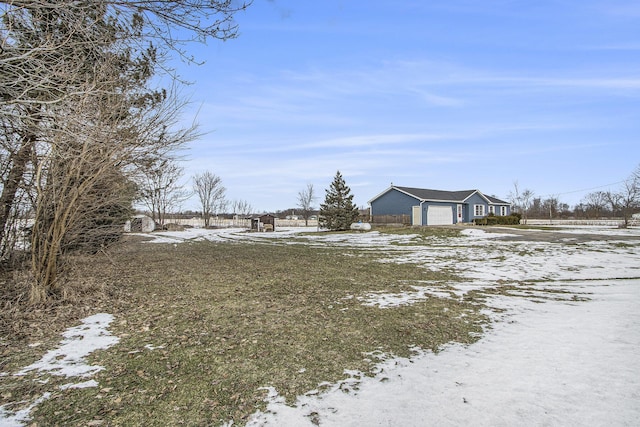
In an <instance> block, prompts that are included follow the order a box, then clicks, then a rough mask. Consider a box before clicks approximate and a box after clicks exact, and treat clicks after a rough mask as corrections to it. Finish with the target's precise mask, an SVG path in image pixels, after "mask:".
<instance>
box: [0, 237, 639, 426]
mask: <svg viewBox="0 0 640 427" xmlns="http://www.w3.org/2000/svg"><path fill="white" fill-rule="evenodd" d="M310 231H315V228H309V229H305V228H296V229H288V230H287V229H284V230H283V229H280V230H279V231H278V232H276V233H246V232H244V230H243V229H224V230H201V229H190V230H187V231H184V232H163V233H154V234H153V239H154V240H153V241H152V242H149V243H153V242H163V243H173V244H184V243H188V242H190V241H196V240H203V239H206V240H212V241H219V242H223V241H234V240H242V241H253V242H256V243H260V242H268V243H276V244H277V243H282V244H290V243H305V244H310V245H319V246H320V245H331V246H334V247H344V248H345V249H348V248H352V247H357V248H360V249H366V250H371V251H375V252H376V254H377V255H382V256H383V258H384V262H390V263H391V262H397V263H415V264H418V265H421V266H423V267H424V268H428V269H433V270H438V269H442V268H448V269H453V270H455V271H457V273H458V274H459V275H460V276H462V277H465V278H466V280H465V281H463V282H455V283H450V284H447V285H448V286H446V287H445V288H443V287H442V284H439V286H435V284H430V283H416V284H415V285H414V286H413V287H412V289H413V291H411V292H407V293H404V294H385V293H376V294H370V295H365V296H359V299H360V300H361V301H362V303H363V304H369V305H374V306H379V307H380V309H381V310H384V309H392V307H393V306H395V305H400V304H411V303H412V302H413V301H417V300H420V299H424V298H435V297H438V298H460V297H461V296H462V295H464V294H465V293H466V292H469V291H470V290H486V291H487V294H486V296H487V305H488V307H489V308H488V309H487V313H488V314H489V315H490V316H491V318H492V319H493V322H492V324H491V325H490V327H489V328H487V330H486V331H485V334H484V336H483V337H482V339H480V340H479V341H478V342H477V343H475V344H472V345H468V346H463V345H459V344H456V343H451V344H449V345H448V346H446V347H445V348H443V350H442V351H441V352H439V353H438V354H433V353H430V352H419V353H418V354H417V355H416V356H415V357H413V358H411V359H410V360H409V359H402V358H387V359H385V360H384V361H382V362H381V363H380V365H379V366H378V369H377V374H376V375H375V376H374V377H365V376H362V375H360V373H358V372H350V373H349V374H350V378H349V379H347V380H345V381H343V382H341V383H338V384H325V385H324V388H323V391H321V392H320V391H317V390H309V392H308V393H306V394H305V395H304V396H299V398H298V401H297V403H296V405H295V406H293V407H291V406H287V405H285V404H284V403H283V399H281V398H280V397H279V395H278V391H277V390H275V389H273V388H272V387H270V385H269V384H265V385H264V387H265V389H266V390H267V391H268V397H267V402H268V407H267V410H266V411H264V412H258V413H255V414H254V415H253V416H252V418H251V420H250V421H249V423H248V425H251V426H314V425H321V426H363V425H371V426H374V425H375V426H398V425H402V426H430V425H438V426H441V425H445V426H446V425H474V426H513V425H549V426H584V425H591V426H604V425H607V426H635V425H638V420H640V230H639V229H628V230H617V229H611V228H589V233H594V234H597V235H599V236H607V238H606V240H593V241H589V240H587V241H584V240H580V241H575V242H574V241H572V240H571V239H569V240H568V241H566V242H562V243H545V242H541V241H535V242H530V241H526V239H525V240H519V241H506V240H503V239H501V237H504V236H506V234H507V233H508V230H505V234H503V235H501V234H496V233H485V232H484V231H483V230H481V229H466V230H464V231H463V233H465V234H466V235H465V236H464V237H462V238H453V239H452V238H448V239H445V238H442V239H439V238H433V239H430V240H428V241H424V240H421V238H420V237H419V236H417V235H388V234H381V233H378V232H369V233H349V234H325V233H313V234H307V233H305V234H301V232H310ZM552 232H553V231H549V233H552ZM563 232H567V230H563ZM570 232H571V233H576V234H579V233H584V230H580V229H577V228H573V229H572V230H570ZM525 284H526V285H525ZM504 285H518V286H519V288H520V289H518V290H510V291H508V292H500V293H496V292H489V291H491V290H495V289H496V288H499V287H500V286H504ZM97 319H98V320H100V321H101V322H102V323H101V324H100V325H101V326H100V327H101V328H102V329H98V331H97V332H96V330H95V327H96V325H95V323H96V320H97ZM110 320H111V319H110V318H109V316H108V315H106V314H104V315H99V316H98V318H94V319H88V320H86V321H85V325H84V326H82V327H80V328H79V329H76V330H75V332H72V333H70V334H69V336H66V338H65V341H64V342H63V345H62V346H61V347H60V349H57V350H52V351H51V352H49V353H48V354H47V355H45V357H43V360H41V361H40V362H36V363H35V364H33V365H31V366H29V367H26V368H24V370H23V371H21V372H18V373H4V374H2V375H20V374H22V373H24V372H27V371H29V370H37V369H48V370H49V371H50V372H68V371H64V367H60V366H58V367H56V366H55V363H58V362H56V361H60V363H62V362H64V361H65V360H67V359H69V357H65V355H64V353H65V352H73V353H74V354H79V355H80V356H78V357H77V358H75V359H74V358H71V359H70V360H71V361H72V365H73V366H74V368H73V369H75V371H74V372H75V373H72V374H71V375H69V376H74V375H75V376H76V377H78V378H79V379H78V381H80V382H77V383H70V384H69V387H72V386H78V387H82V386H92V385H94V384H92V383H91V382H90V381H91V380H90V379H89V377H90V376H91V373H92V372H95V371H96V369H98V370H99V369H101V368H100V367H80V366H78V365H81V364H82V357H84V356H83V355H85V354H86V352H83V351H82V349H81V347H82V344H77V345H76V344H72V343H70V341H72V340H73V338H72V337H73V336H74V335H78V332H77V331H78V330H86V331H89V332H87V333H89V336H91V337H92V338H91V339H86V338H85V339H84V340H83V342H85V343H87V344H89V343H91V345H93V346H94V348H106V347H108V346H110V345H116V344H117V337H113V336H110V335H109V333H108V331H107V330H106V329H105V328H106V327H107V326H108V322H109V321H110ZM92 322H93V323H92ZM91 325H93V326H91ZM100 339H103V340H105V341H103V342H100ZM74 345H76V347H74ZM65 346H67V347H65ZM78 346H79V347H80V348H78ZM65 348H66V349H69V351H67V350H65ZM71 349H73V350H71ZM86 350H88V351H90V349H86ZM54 362H55V363H54ZM65 375H66V374H65ZM95 385H97V384H95ZM319 386H320V385H319ZM345 390H349V391H348V392H346V391H345ZM45 398H46V396H43V397H42V398H41V399H45ZM37 403H38V401H36V402H33V405H31V407H30V408H29V409H31V408H32V407H33V406H35V404H37ZM27 422H28V411H22V412H21V413H19V414H13V413H11V412H10V411H8V410H6V409H5V408H0V426H7V425H25V423H27Z"/></svg>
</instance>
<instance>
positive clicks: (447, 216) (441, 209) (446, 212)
mask: <svg viewBox="0 0 640 427" xmlns="http://www.w3.org/2000/svg"><path fill="white" fill-rule="evenodd" d="M451 224H453V210H452V208H451V206H429V207H427V225H451Z"/></svg>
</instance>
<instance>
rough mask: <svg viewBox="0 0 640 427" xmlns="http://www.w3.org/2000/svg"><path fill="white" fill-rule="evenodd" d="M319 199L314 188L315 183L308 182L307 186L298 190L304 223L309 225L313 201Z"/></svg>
mask: <svg viewBox="0 0 640 427" xmlns="http://www.w3.org/2000/svg"><path fill="white" fill-rule="evenodd" d="M316 200H317V197H316V195H315V193H314V190H313V184H307V187H306V188H304V189H302V190H300V192H298V207H299V208H300V210H301V212H302V217H303V218H304V225H305V226H308V225H309V217H310V216H311V212H312V211H313V202H315V201H316Z"/></svg>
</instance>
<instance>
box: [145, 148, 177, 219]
mask: <svg viewBox="0 0 640 427" xmlns="http://www.w3.org/2000/svg"><path fill="white" fill-rule="evenodd" d="M142 174H143V177H142V182H141V184H140V189H139V190H140V191H139V192H140V198H141V200H142V202H143V203H144V204H145V205H146V206H147V208H148V209H149V211H150V212H151V217H152V218H153V220H154V221H155V223H156V224H158V225H159V226H160V228H163V227H164V226H165V224H166V216H167V213H169V212H171V211H172V210H173V211H175V210H177V208H178V207H179V205H180V204H181V203H182V202H184V201H185V200H186V199H188V198H189V194H188V192H187V191H185V189H184V187H183V186H182V184H181V182H180V180H181V178H182V174H183V169H182V168H181V167H180V166H178V165H177V164H176V163H175V162H174V161H173V160H172V159H170V158H160V159H157V160H156V161H154V162H153V163H151V164H150V165H148V167H146V168H145V169H144V170H143V172H142Z"/></svg>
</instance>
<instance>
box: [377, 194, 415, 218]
mask: <svg viewBox="0 0 640 427" xmlns="http://www.w3.org/2000/svg"><path fill="white" fill-rule="evenodd" d="M419 204H420V201H418V200H417V199H416V198H415V197H411V196H408V195H406V194H404V193H401V192H400V191H398V190H396V189H392V190H390V191H388V192H386V193H385V194H383V195H382V196H380V197H379V198H378V199H376V200H374V201H372V202H371V215H411V207H412V206H417V205H419Z"/></svg>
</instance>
